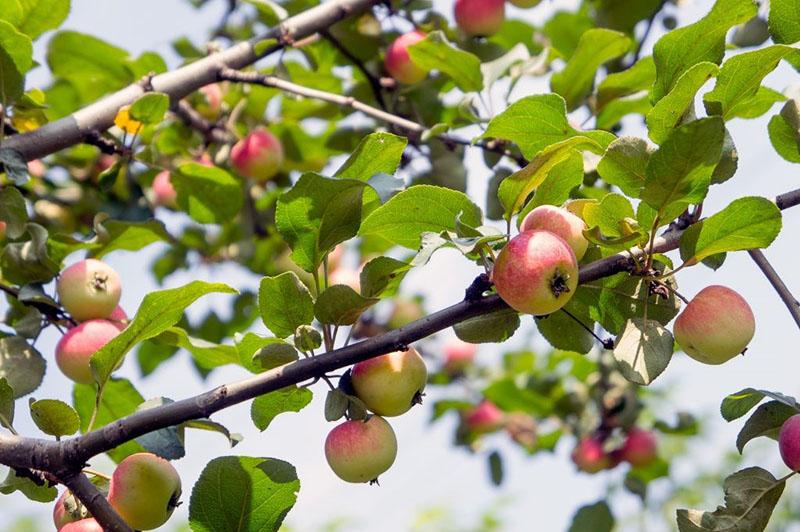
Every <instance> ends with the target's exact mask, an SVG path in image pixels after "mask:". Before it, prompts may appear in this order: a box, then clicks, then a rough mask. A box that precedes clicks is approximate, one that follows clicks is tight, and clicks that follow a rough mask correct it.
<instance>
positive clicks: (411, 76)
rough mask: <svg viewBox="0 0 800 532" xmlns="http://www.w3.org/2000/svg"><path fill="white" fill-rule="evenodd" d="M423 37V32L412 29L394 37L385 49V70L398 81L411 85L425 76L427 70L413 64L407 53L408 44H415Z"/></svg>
mask: <svg viewBox="0 0 800 532" xmlns="http://www.w3.org/2000/svg"><path fill="white" fill-rule="evenodd" d="M425 37H427V34H426V33H425V32H423V31H420V30H414V31H411V32H409V33H406V34H404V35H401V36H400V37H398V38H397V39H395V40H394V42H393V43H392V44H390V45H389V48H387V49H386V58H385V59H384V66H385V67H386V71H387V72H388V73H389V75H391V76H392V77H393V78H394V79H396V80H397V81H399V82H400V83H405V84H407V85H413V84H414V83H419V82H420V81H422V80H423V79H425V78H426V77H427V75H428V71H427V70H425V69H423V68H421V67H419V66H417V65H416V64H414V62H413V61H412V60H411V56H410V55H409V53H408V47H409V46H411V45H414V44H417V43H418V42H420V41H421V40H423V39H425Z"/></svg>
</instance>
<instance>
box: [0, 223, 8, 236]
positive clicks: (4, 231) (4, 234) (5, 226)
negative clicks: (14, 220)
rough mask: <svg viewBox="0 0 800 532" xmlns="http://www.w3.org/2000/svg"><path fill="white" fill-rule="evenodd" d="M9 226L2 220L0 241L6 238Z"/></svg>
mask: <svg viewBox="0 0 800 532" xmlns="http://www.w3.org/2000/svg"><path fill="white" fill-rule="evenodd" d="M7 227H8V224H6V222H2V221H0V241H2V240H5V239H6V228H7Z"/></svg>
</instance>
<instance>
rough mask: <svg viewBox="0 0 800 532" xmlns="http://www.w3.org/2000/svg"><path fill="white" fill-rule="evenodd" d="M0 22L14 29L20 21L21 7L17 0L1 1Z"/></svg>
mask: <svg viewBox="0 0 800 532" xmlns="http://www.w3.org/2000/svg"><path fill="white" fill-rule="evenodd" d="M1 7H2V10H0V20H5V21H6V22H8V23H9V24H11V25H12V26H14V27H17V26H19V24H20V22H21V21H22V5H20V3H19V0H3V3H2V6H1Z"/></svg>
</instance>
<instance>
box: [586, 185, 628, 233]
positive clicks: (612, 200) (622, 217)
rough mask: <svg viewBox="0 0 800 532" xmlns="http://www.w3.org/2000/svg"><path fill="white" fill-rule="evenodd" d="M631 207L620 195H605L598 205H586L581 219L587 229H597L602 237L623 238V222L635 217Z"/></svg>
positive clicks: (626, 199)
mask: <svg viewBox="0 0 800 532" xmlns="http://www.w3.org/2000/svg"><path fill="white" fill-rule="evenodd" d="M635 216H636V215H635V213H634V212H633V205H631V202H630V200H629V199H628V198H626V197H625V196H623V195H621V194H615V193H611V194H606V195H605V196H603V198H602V199H601V200H600V201H599V202H598V203H588V204H587V205H586V206H585V207H584V208H583V213H582V217H583V219H584V221H585V222H586V226H587V227H588V228H589V229H592V228H594V227H598V228H599V229H600V232H601V233H602V234H603V235H604V236H610V237H617V238H619V237H625V236H628V235H627V234H625V233H624V232H623V228H624V227H625V225H624V222H626V221H628V220H632V219H634V217H635Z"/></svg>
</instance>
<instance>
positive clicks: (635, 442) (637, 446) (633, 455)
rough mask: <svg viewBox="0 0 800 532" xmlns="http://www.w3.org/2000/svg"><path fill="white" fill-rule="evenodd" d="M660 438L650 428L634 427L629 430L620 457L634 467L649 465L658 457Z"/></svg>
mask: <svg viewBox="0 0 800 532" xmlns="http://www.w3.org/2000/svg"><path fill="white" fill-rule="evenodd" d="M657 449H658V440H656V435H655V434H653V433H652V432H651V431H649V430H644V429H640V428H638V427H633V428H632V429H631V430H629V431H628V436H627V437H626V438H625V443H624V444H622V448H621V449H620V452H619V457H620V458H621V459H622V460H625V461H626V462H628V463H629V464H631V465H632V466H633V467H647V466H648V465H650V464H651V463H652V462H653V460H655V459H656V456H657Z"/></svg>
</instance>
